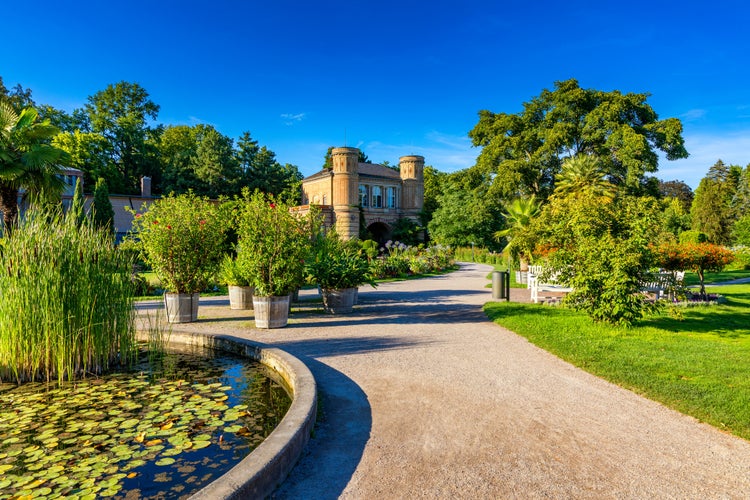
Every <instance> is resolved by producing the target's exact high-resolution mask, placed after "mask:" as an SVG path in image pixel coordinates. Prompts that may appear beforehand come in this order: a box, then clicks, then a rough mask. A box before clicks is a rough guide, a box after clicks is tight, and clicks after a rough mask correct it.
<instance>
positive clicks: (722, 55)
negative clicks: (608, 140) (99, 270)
mask: <svg viewBox="0 0 750 500" xmlns="http://www.w3.org/2000/svg"><path fill="white" fill-rule="evenodd" d="M3 11H4V14H5V15H4V18H5V20H4V22H3V30H2V43H0V75H1V76H2V77H3V79H4V81H5V83H6V85H8V86H11V85H15V84H17V83H20V84H22V85H23V86H24V87H29V88H31V89H32V91H33V95H34V98H35V100H36V101H37V102H40V103H46V104H51V105H53V106H56V107H59V108H62V109H65V110H68V111H72V110H73V109H74V108H76V107H80V106H82V105H83V104H84V103H85V101H86V98H87V97H88V96H90V95H92V94H94V93H95V92H97V91H99V90H102V89H104V88H105V87H106V86H107V85H108V84H110V83H116V82H118V81H122V80H125V81H130V82H137V83H139V84H140V85H142V86H143V87H144V88H145V89H146V90H147V91H148V92H149V94H150V96H151V99H152V100H153V101H154V102H156V103H157V104H159V105H160V106H161V111H160V113H159V121H160V122H162V123H165V124H196V123H208V124H211V125H213V126H215V127H216V128H217V129H218V130H220V131H221V132H222V133H224V134H226V135H228V136H230V137H233V138H235V139H236V138H237V137H239V135H240V134H241V133H242V132H244V131H250V132H251V134H252V135H253V137H254V138H255V139H256V140H258V141H259V142H260V143H261V144H262V145H266V146H268V147H269V148H270V149H272V150H273V151H275V152H276V155H277V159H278V160H279V161H281V162H283V163H293V164H296V165H297V166H299V167H300V170H301V171H302V173H303V174H305V175H310V174H312V173H314V172H316V171H317V170H319V168H320V166H321V165H322V163H323V156H324V154H325V151H326V148H327V147H328V146H330V145H335V146H342V145H345V144H346V145H348V146H356V147H360V148H362V149H363V150H364V151H365V152H366V153H367V155H368V156H369V158H370V159H371V160H372V161H376V162H382V161H384V160H387V161H390V162H391V163H396V162H397V161H398V157H399V156H402V155H407V154H421V155H424V156H425V158H426V162H427V164H431V165H433V166H435V167H436V168H437V169H438V170H441V171H445V172H451V171H455V170H458V169H462V168H466V167H469V166H471V165H473V164H474V162H475V160H476V157H477V155H478V154H479V150H478V149H476V148H473V147H471V143H470V141H469V139H468V137H467V133H468V131H469V130H471V129H472V128H473V127H474V125H475V124H476V122H477V120H478V116H477V113H478V111H479V110H481V109H488V110H490V111H493V112H506V113H516V112H519V111H520V110H521V109H522V103H523V102H525V101H527V100H529V99H531V98H533V97H534V96H537V95H538V94H539V93H540V92H541V90H542V89H544V88H552V86H553V84H554V82H555V81H559V80H566V79H568V78H576V79H578V81H579V83H580V85H581V86H582V87H585V88H596V89H600V90H615V89H617V90H620V91H622V92H639V93H640V92H645V93H650V94H651V97H650V98H649V100H648V102H649V103H650V104H651V106H652V107H653V108H654V109H655V110H656V112H657V113H658V114H659V116H660V118H667V117H677V118H680V119H681V120H682V121H683V125H684V128H685V131H684V137H685V139H686V147H687V149H688V151H689V152H690V153H691V156H690V158H689V159H686V160H679V161H676V162H667V161H666V160H664V161H662V162H661V163H660V168H659V172H658V173H657V176H659V177H660V178H662V179H665V180H671V179H680V180H684V181H685V182H687V183H688V184H690V185H691V186H692V187H694V188H695V187H697V185H698V182H699V181H700V179H701V178H702V177H703V176H704V175H705V173H706V172H707V171H708V168H709V167H710V166H711V165H712V164H713V163H714V162H715V161H716V160H717V159H718V158H721V159H723V160H724V162H725V163H731V164H738V165H741V166H745V165H747V164H748V163H750V64H749V63H750V55H749V54H750V41H748V40H749V37H748V36H747V25H748V21H750V7H748V6H746V5H745V2H741V1H726V2H725V1H721V0H718V1H716V2H712V3H706V2H694V1H684V2H679V3H678V2H661V1H659V0H652V1H649V2H645V1H640V0H637V1H631V2H609V1H599V2H582V1H575V0H574V1H566V2H557V1H554V2H550V1H539V2H505V1H501V0H498V1H474V0H459V1H442V0H436V1H431V2H425V1H409V0H402V1H390V0H383V1H378V2H364V1H356V0H351V1H348V2H340V1H314V2H313V1H290V0H271V1H268V0H266V1H255V0H253V1H244V2H243V1H226V0H214V1H211V2H197V1H190V0H188V1H159V0H149V1H144V0H135V1H128V2H106V1H105V2H102V1H100V0H98V1H96V2H94V1H89V0H85V1H78V2H60V1H35V0H26V1H23V2H9V3H7V4H6V5H4V6H3Z"/></svg>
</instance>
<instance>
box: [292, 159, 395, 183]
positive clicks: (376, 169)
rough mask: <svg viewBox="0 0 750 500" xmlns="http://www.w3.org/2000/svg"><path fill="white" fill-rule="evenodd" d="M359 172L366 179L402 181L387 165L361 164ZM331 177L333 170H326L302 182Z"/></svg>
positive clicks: (358, 167)
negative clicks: (377, 178)
mask: <svg viewBox="0 0 750 500" xmlns="http://www.w3.org/2000/svg"><path fill="white" fill-rule="evenodd" d="M357 172H358V173H359V174H360V175H364V176H366V177H381V178H383V177H384V178H387V179H401V174H399V173H398V171H397V170H393V169H392V168H388V167H386V166H385V165H378V164H377V163H359V164H358V165H357ZM330 175H331V170H329V169H327V168H324V169H323V170H321V171H320V172H316V173H314V174H312V175H311V176H309V177H305V178H304V179H302V182H307V181H312V180H316V179H320V178H324V177H328V176H330Z"/></svg>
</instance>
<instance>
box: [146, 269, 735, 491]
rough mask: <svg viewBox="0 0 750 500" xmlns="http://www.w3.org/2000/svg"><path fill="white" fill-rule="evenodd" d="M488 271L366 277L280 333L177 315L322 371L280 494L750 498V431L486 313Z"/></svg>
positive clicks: (246, 319)
mask: <svg viewBox="0 0 750 500" xmlns="http://www.w3.org/2000/svg"><path fill="white" fill-rule="evenodd" d="M489 271H490V268H489V266H485V265H481V264H462V265H461V270H460V271H458V272H456V273H452V274H450V275H446V276H441V277H436V278H427V279H421V280H413V281H404V282H395V283H386V284H382V285H380V286H379V287H378V288H377V289H376V290H372V289H370V288H363V289H362V290H361V291H360V296H359V297H360V304H361V305H360V306H358V308H357V309H356V310H355V312H354V313H353V314H351V315H345V316H328V315H324V314H319V313H315V312H304V311H303V312H301V313H295V314H294V315H293V316H292V318H293V319H292V321H291V323H290V325H289V326H288V327H287V328H285V329H280V330H256V329H254V328H252V325H253V323H252V315H251V314H250V315H248V314H247V311H230V310H229V309H228V307H226V306H224V305H223V304H226V301H222V300H221V299H209V300H206V301H201V304H202V305H201V310H200V315H201V317H203V318H205V319H203V320H201V321H199V322H198V323H194V324H191V325H185V326H180V328H181V329H182V328H184V329H191V330H198V331H201V330H203V331H211V332H216V333H230V334H233V335H236V336H241V337H247V338H251V339H253V340H257V341H260V342H265V343H268V344H271V345H275V346H279V347H281V348H283V349H285V350H287V351H289V352H291V353H292V354H294V355H296V356H297V357H299V358H300V359H301V360H302V361H303V362H305V363H306V364H307V365H308V366H309V367H310V369H311V370H312V372H313V374H314V375H315V377H316V380H317V381H318V384H319V390H320V393H321V415H320V421H319V423H318V425H317V429H316V433H315V435H314V437H313V439H312V440H311V441H310V444H309V445H308V450H307V451H306V453H305V455H304V456H303V457H302V459H301V460H300V462H299V463H298V464H297V466H296V467H295V469H294V470H293V471H292V473H291V475H290V476H289V478H288V479H287V481H286V482H285V483H284V484H283V485H282V486H281V487H280V488H279V489H278V490H277V491H276V493H275V495H274V496H275V497H276V498H316V499H327V498H339V497H342V498H368V499H370V498H456V497H457V498H550V497H551V498H701V499H703V498H750V442H747V441H745V440H742V439H739V438H736V437H733V436H730V435H727V434H724V433H722V432H720V431H718V430H716V429H714V428H712V427H710V426H707V425H705V424H701V423H699V422H698V421H696V420H695V419H693V418H691V417H687V416H684V415H682V414H680V413H677V412H675V411H672V410H669V409H667V408H665V407H663V406H661V405H660V404H658V403H654V402H652V401H649V400H647V399H644V398H642V397H640V396H638V395H636V394H634V393H632V392H629V391H626V390H624V389H621V388H619V387H617V386H615V385H612V384H610V383H608V382H605V381H603V380H601V379H599V378H596V377H594V376H592V375H589V374H587V373H585V372H583V371H581V370H579V369H577V368H574V367H573V366H571V365H569V364H567V363H565V362H563V361H561V360H560V359H558V358H556V357H555V356H552V355H550V354H549V353H547V352H545V351H543V350H541V349H538V348H537V347H535V346H533V345H532V344H530V343H529V342H527V341H526V340H525V339H523V338H521V337H519V336H517V335H515V334H513V333H512V332H510V331H508V330H505V329H503V328H500V327H498V326H496V325H494V324H492V323H490V322H489V321H488V320H487V319H486V317H485V316H484V314H483V313H482V310H481V305H482V304H483V303H484V302H486V301H488V300H491V292H490V290H489V289H487V288H484V286H485V285H486V284H487V279H486V275H487V273H488V272H489ZM523 293H528V292H526V291H519V290H514V291H513V294H514V296H512V298H513V299H514V300H522V299H523V296H522V295H517V294H523ZM303 297H304V296H303ZM142 307H147V306H142Z"/></svg>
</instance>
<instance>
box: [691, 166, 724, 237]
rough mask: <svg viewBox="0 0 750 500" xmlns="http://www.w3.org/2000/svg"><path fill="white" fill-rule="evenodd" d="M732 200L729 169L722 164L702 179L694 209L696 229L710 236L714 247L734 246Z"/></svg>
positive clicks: (693, 216) (693, 205) (694, 225)
mask: <svg viewBox="0 0 750 500" xmlns="http://www.w3.org/2000/svg"><path fill="white" fill-rule="evenodd" d="M732 196H733V189H732V188H731V183H730V182H729V167H727V166H726V165H725V164H724V163H723V162H722V161H721V160H719V161H717V162H716V163H715V164H714V165H713V166H712V167H711V168H710V169H709V171H708V174H707V175H706V177H704V178H703V179H701V182H700V184H699V185H698V189H697V190H696V191H695V198H694V199H693V204H692V207H691V209H690V214H691V216H692V219H693V229H695V230H697V231H700V232H703V233H706V236H708V241H710V242H711V243H715V244H717V245H727V244H729V243H730V242H731V231H732V225H733V223H734V217H733V214H732V209H731V206H730V204H731V201H732Z"/></svg>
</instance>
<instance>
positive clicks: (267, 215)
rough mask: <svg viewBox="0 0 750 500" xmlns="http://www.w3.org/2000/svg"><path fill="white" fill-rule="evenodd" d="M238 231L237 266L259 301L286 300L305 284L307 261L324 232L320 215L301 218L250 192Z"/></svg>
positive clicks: (271, 198) (269, 198) (243, 205)
mask: <svg viewBox="0 0 750 500" xmlns="http://www.w3.org/2000/svg"><path fill="white" fill-rule="evenodd" d="M238 219H239V227H238V230H237V238H238V246H237V264H238V265H239V266H240V268H241V269H242V271H243V272H244V273H246V274H247V276H248V278H249V279H250V284H251V285H253V286H255V295H257V296H259V297H269V296H284V295H288V294H289V293H291V292H293V291H294V290H295V289H296V288H298V287H299V286H301V285H302V284H303V283H304V280H305V258H306V257H307V255H308V254H309V252H310V248H311V241H312V238H313V235H314V234H317V232H318V231H319V228H320V218H319V216H318V213H317V212H315V211H311V212H310V213H308V215H305V216H300V215H297V214H293V213H291V212H290V211H289V207H288V206H287V205H286V204H284V203H282V202H281V201H279V200H277V199H276V198H274V197H273V196H270V195H265V194H263V193H255V194H253V195H250V194H249V192H248V191H247V190H246V191H245V193H244V200H243V203H242V208H241V211H240V214H239V218H238Z"/></svg>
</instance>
